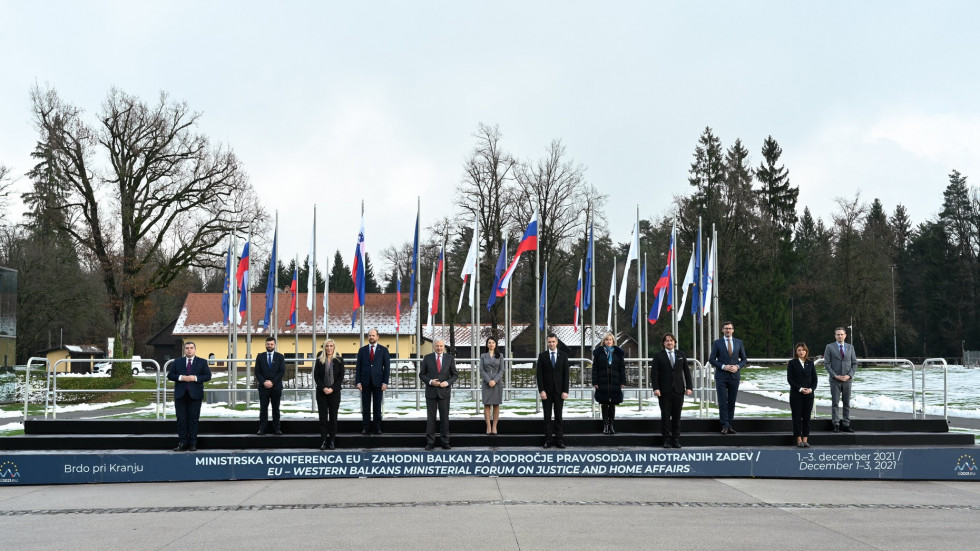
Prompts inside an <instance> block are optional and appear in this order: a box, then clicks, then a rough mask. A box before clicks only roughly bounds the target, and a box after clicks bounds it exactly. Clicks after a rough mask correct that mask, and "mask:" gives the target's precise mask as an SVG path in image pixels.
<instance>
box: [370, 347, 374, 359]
mask: <svg viewBox="0 0 980 551" xmlns="http://www.w3.org/2000/svg"><path fill="white" fill-rule="evenodd" d="M370 361H371V363H374V345H373V344H372V345H371V358H370Z"/></svg>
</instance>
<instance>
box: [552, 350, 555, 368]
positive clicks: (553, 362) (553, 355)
mask: <svg viewBox="0 0 980 551" xmlns="http://www.w3.org/2000/svg"><path fill="white" fill-rule="evenodd" d="M551 367H555V353H554V352H552V353H551Z"/></svg>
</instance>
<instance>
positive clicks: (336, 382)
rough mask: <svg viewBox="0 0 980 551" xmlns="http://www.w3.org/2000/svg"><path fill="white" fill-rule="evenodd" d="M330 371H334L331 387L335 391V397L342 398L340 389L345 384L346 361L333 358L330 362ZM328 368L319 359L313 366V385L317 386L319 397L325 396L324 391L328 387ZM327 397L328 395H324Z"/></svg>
mask: <svg viewBox="0 0 980 551" xmlns="http://www.w3.org/2000/svg"><path fill="white" fill-rule="evenodd" d="M327 363H328V365H329V366H330V369H332V370H333V385H332V386H331V387H330V388H332V389H333V394H331V396H333V395H337V396H340V388H341V387H342V386H343V384H344V371H345V370H344V360H342V359H340V358H331V359H330V360H329V361H328V362H327ZM326 381H327V368H326V366H325V365H324V364H323V362H322V361H321V360H319V359H317V361H316V363H315V364H313V384H315V385H316V392H317V396H319V395H321V394H323V389H324V388H326V387H327V383H326ZM323 395H324V396H326V394H323Z"/></svg>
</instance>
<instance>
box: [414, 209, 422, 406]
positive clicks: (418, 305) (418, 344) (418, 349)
mask: <svg viewBox="0 0 980 551" xmlns="http://www.w3.org/2000/svg"><path fill="white" fill-rule="evenodd" d="M421 217H422V196H421V195H417V196H416V211H415V232H416V233H415V237H414V239H415V243H416V247H415V251H414V253H415V263H414V267H415V272H414V274H415V358H416V360H418V361H417V362H416V363H415V364H413V365H414V367H415V375H416V376H415V377H412V378H413V379H415V410H416V411H418V410H419V408H421V398H420V397H419V394H420V392H419V384H420V383H419V378H418V373H419V368H420V367H421V364H422V271H421V270H420V267H421V266H422V265H421V264H420V263H419V249H418V246H417V245H418V241H419V233H418V232H419V224H420V223H421V220H422V218H421Z"/></svg>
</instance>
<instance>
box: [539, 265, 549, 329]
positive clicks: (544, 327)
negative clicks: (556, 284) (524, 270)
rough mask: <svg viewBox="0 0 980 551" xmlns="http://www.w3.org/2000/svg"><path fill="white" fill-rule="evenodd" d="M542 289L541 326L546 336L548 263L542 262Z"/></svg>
mask: <svg viewBox="0 0 980 551" xmlns="http://www.w3.org/2000/svg"><path fill="white" fill-rule="evenodd" d="M543 284H544V287H543V288H542V289H541V290H542V291H544V295H543V296H542V297H541V306H543V307H544V308H542V317H543V318H544V323H542V324H541V327H542V329H541V330H542V332H543V333H545V334H547V331H548V261H547V260H545V261H544V282H543Z"/></svg>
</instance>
